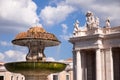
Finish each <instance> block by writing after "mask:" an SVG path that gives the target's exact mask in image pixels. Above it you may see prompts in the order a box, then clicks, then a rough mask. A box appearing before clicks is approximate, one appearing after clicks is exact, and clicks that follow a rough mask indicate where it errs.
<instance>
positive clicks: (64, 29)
mask: <svg viewBox="0 0 120 80" xmlns="http://www.w3.org/2000/svg"><path fill="white" fill-rule="evenodd" d="M61 26H62V28H63V33H64V34H66V33H67V29H68V27H67V25H66V24H62V25H61Z"/></svg>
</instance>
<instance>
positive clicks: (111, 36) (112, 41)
mask: <svg viewBox="0 0 120 80" xmlns="http://www.w3.org/2000/svg"><path fill="white" fill-rule="evenodd" d="M69 42H71V43H72V44H73V80H120V26H116V27H111V26H110V20H109V19H107V20H106V22H105V26H104V27H100V26H99V18H96V17H95V16H94V14H93V13H92V12H90V11H88V12H87V14H86V27H85V28H84V29H80V27H79V22H78V21H76V23H75V25H74V31H73V36H72V37H71V38H70V39H69Z"/></svg>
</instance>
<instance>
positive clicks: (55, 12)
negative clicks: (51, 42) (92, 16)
mask: <svg viewBox="0 0 120 80" xmlns="http://www.w3.org/2000/svg"><path fill="white" fill-rule="evenodd" d="M74 10H75V9H74V8H73V7H71V6H69V5H58V6H57V7H52V6H46V7H45V8H44V9H43V10H41V13H40V18H41V19H42V20H43V22H44V24H45V25H48V26H51V25H54V24H58V23H60V22H62V21H64V20H65V19H66V17H68V15H69V14H70V13H72V12H73V11H74Z"/></svg>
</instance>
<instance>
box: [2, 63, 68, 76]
mask: <svg viewBox="0 0 120 80" xmlns="http://www.w3.org/2000/svg"><path fill="white" fill-rule="evenodd" d="M27 63H29V64H27ZM4 66H5V67H6V69H7V70H8V71H10V72H14V73H21V74H23V75H27V74H28V72H30V74H29V75H33V74H35V75H37V74H40V73H41V74H40V75H43V74H51V73H57V72H61V71H63V70H65V68H66V66H67V64H66V63H63V62H54V61H45V62H44V61H20V62H8V63H5V64H4Z"/></svg>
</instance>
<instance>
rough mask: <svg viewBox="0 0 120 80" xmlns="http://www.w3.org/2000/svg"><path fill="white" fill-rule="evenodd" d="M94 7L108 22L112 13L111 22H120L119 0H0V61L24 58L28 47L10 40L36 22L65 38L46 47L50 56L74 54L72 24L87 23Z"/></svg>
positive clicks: (51, 58) (59, 58)
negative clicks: (86, 16) (71, 40)
mask: <svg viewBox="0 0 120 80" xmlns="http://www.w3.org/2000/svg"><path fill="white" fill-rule="evenodd" d="M87 11H92V12H93V13H94V15H95V16H97V17H99V19H100V26H101V27H103V26H104V25H105V20H106V19H107V18H108V17H109V18H110V21H111V26H119V25H120V22H119V21H120V17H119V14H120V0H87V1H85V0H0V61H3V62H10V61H23V60H25V55H26V54H27V53H28V51H27V50H28V49H27V48H25V47H19V46H16V45H12V44H11V40H13V39H14V37H15V35H16V34H17V33H19V32H21V31H26V30H27V29H28V28H30V27H31V26H33V25H42V26H43V28H44V29H45V30H46V31H48V32H51V33H54V34H55V35H56V36H57V38H58V39H59V40H60V41H61V42H62V43H61V44H60V45H59V46H57V47H51V48H50V47H49V48H46V49H45V54H46V56H47V57H48V60H54V59H55V60H63V59H67V58H70V57H72V44H70V43H69V42H68V39H69V37H70V36H71V35H72V32H73V24H74V22H75V21H76V20H79V22H80V28H82V26H84V25H85V22H86V19H85V14H86V12H87Z"/></svg>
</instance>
